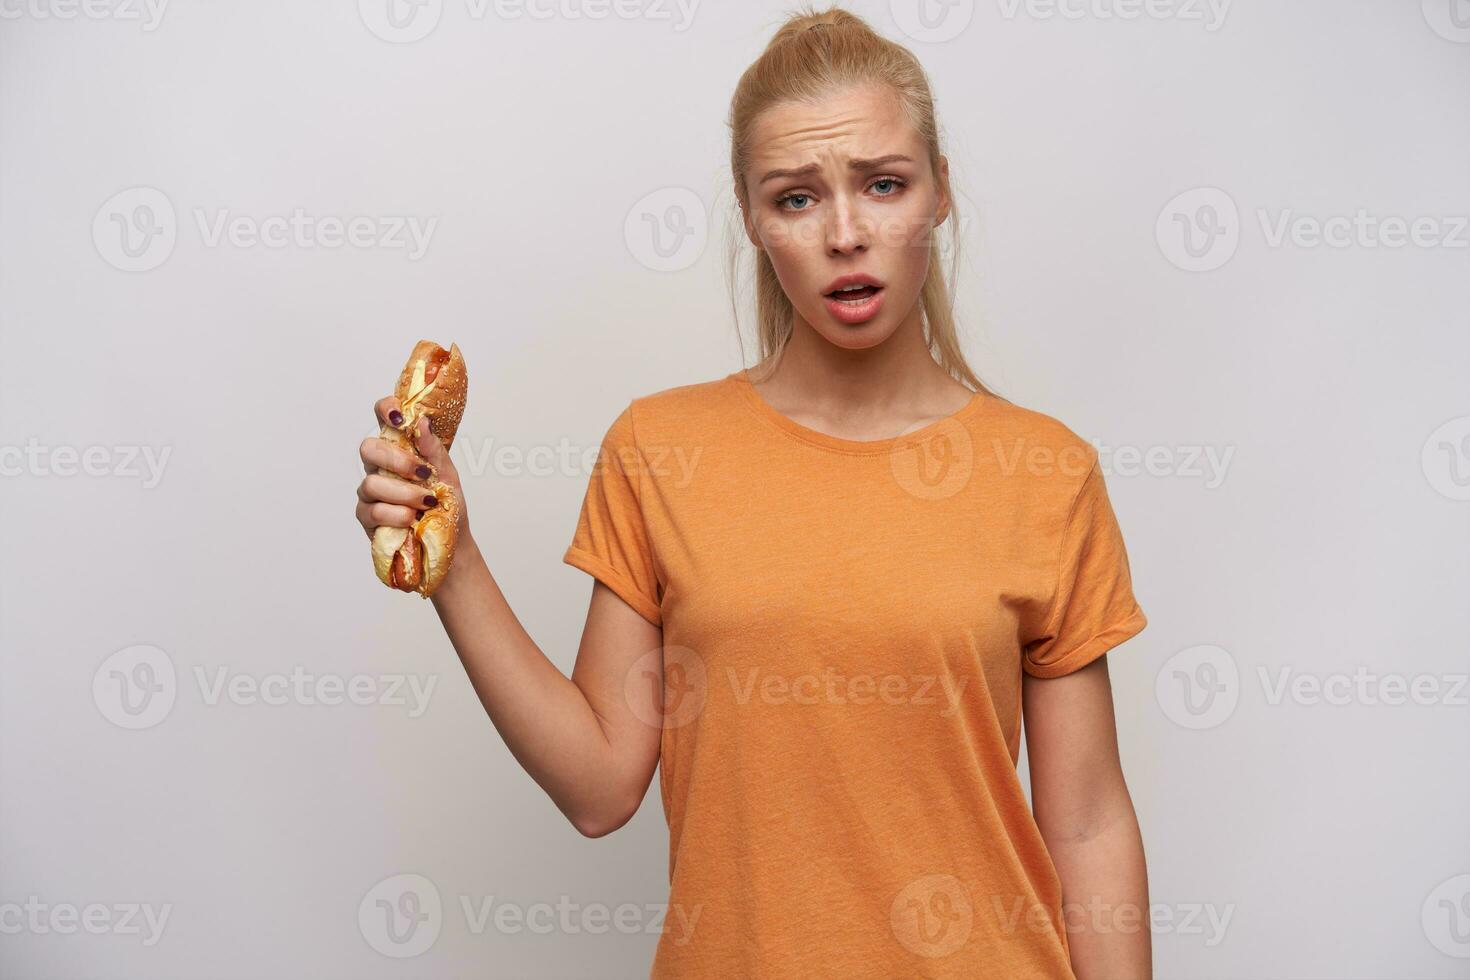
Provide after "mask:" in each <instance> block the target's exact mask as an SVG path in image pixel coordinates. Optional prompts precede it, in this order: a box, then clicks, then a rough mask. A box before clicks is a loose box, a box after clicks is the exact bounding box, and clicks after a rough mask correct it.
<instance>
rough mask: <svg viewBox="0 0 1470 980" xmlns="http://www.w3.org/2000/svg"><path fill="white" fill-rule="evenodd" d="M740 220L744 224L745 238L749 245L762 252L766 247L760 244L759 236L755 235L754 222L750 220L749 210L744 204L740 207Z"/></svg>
mask: <svg viewBox="0 0 1470 980" xmlns="http://www.w3.org/2000/svg"><path fill="white" fill-rule="evenodd" d="M740 220H741V221H742V222H743V223H744V224H745V237H746V238H749V239H750V244H752V245H754V246H755V247H756V248H757V249H758V250H761V251H764V250H765V247H766V246H765V244H764V243H762V242H761V237H760V235H758V234H756V230H755V222H754V221H752V220H750V209H749V208H748V207H746V206H745V204H744V203H742V204H741V205H740Z"/></svg>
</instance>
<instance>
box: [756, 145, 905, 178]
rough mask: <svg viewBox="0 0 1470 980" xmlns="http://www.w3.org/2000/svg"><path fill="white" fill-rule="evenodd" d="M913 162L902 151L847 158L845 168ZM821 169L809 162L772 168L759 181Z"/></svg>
mask: <svg viewBox="0 0 1470 980" xmlns="http://www.w3.org/2000/svg"><path fill="white" fill-rule="evenodd" d="M913 162H914V161H913V160H912V159H910V158H909V157H906V156H904V155H903V154H902V153H890V154H888V155H887V156H882V157H874V158H873V159H871V160H849V161H847V168H848V169H849V170H876V169H877V168H878V167H885V166H887V165H888V164H890V163H913ZM821 169H822V168H821V166H820V165H819V164H815V163H809V164H807V165H806V166H804V167H796V168H794V169H791V170H772V171H770V172H768V173H767V174H766V175H765V176H764V177H762V178H761V179H760V182H761V183H762V184H764V183H765V182H766V181H768V180H778V179H780V178H782V177H805V176H807V175H809V174H814V173H816V172H817V171H818V170H821Z"/></svg>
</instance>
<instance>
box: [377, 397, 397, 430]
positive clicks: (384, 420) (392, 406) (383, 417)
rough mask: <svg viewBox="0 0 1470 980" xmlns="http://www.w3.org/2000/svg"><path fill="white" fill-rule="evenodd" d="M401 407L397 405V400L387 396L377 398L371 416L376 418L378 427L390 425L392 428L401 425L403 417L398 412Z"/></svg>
mask: <svg viewBox="0 0 1470 980" xmlns="http://www.w3.org/2000/svg"><path fill="white" fill-rule="evenodd" d="M402 408H403V406H402V405H400V404H398V398H397V397H396V396H394V395H389V396H387V397H386V398H379V399H378V400H377V402H376V403H375V404H374V405H373V414H374V415H376V416H377V417H378V424H379V425H391V426H393V427H394V428H397V427H398V426H400V425H402V424H403V415H402V413H401V412H400V409H402Z"/></svg>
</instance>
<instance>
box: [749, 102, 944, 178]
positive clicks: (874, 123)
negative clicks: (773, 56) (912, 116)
mask: <svg viewBox="0 0 1470 980" xmlns="http://www.w3.org/2000/svg"><path fill="white" fill-rule="evenodd" d="M749 149H750V157H749V159H750V160H751V162H752V164H753V165H754V167H760V166H767V167H798V166H802V165H804V164H806V163H811V162H820V161H819V160H818V157H819V156H821V157H828V158H830V157H832V156H834V155H835V156H837V157H865V158H875V157H880V156H886V155H888V154H892V153H907V154H909V155H910V156H913V155H914V154H915V153H916V152H917V151H918V150H919V149H920V146H919V136H918V133H916V132H915V131H914V128H913V127H912V126H911V125H910V124H909V121H908V119H907V117H906V116H905V115H904V114H903V112H901V111H900V110H899V106H898V103H897V100H896V99H893V98H892V97H887V98H885V97H883V96H882V93H874V92H851V91H848V92H843V93H840V94H835V95H833V96H832V97H830V98H828V99H824V100H822V101H819V102H802V103H783V104H780V105H775V106H771V107H770V108H769V109H766V110H765V111H764V112H762V113H761V114H760V116H759V117H758V118H757V119H756V121H755V125H754V126H752V129H751V143H750V148H749ZM754 167H753V169H754ZM761 172H762V173H763V172H764V171H761Z"/></svg>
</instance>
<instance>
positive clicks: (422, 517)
mask: <svg viewBox="0 0 1470 980" xmlns="http://www.w3.org/2000/svg"><path fill="white" fill-rule="evenodd" d="M418 519H419V520H423V519H424V512H423V511H419V517H418Z"/></svg>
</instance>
